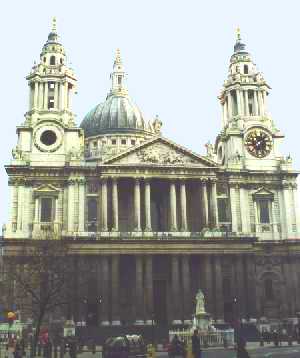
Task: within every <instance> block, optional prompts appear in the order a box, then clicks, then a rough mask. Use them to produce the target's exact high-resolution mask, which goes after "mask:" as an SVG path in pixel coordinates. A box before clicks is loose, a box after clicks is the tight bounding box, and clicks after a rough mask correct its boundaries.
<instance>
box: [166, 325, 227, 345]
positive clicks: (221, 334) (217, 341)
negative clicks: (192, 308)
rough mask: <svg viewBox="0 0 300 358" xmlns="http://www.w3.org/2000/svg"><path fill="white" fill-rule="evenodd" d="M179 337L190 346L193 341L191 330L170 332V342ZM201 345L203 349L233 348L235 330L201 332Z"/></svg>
mask: <svg viewBox="0 0 300 358" xmlns="http://www.w3.org/2000/svg"><path fill="white" fill-rule="evenodd" d="M175 334H176V335H177V337H178V338H179V339H180V340H181V341H182V342H184V343H186V344H189V343H190V341H191V339H192V335H193V333H192V331H191V330H172V331H169V340H170V341H171V340H172V339H173V337H174V336H175ZM199 337H200V343H201V345H202V346H203V347H221V346H224V345H227V346H233V345H234V330H233V329H228V330H224V331H216V332H200V333H199Z"/></svg>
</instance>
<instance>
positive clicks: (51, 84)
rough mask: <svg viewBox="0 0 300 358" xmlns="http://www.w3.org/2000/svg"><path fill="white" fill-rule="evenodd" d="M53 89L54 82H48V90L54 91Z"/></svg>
mask: <svg viewBox="0 0 300 358" xmlns="http://www.w3.org/2000/svg"><path fill="white" fill-rule="evenodd" d="M54 87H55V83H54V82H49V85H48V88H49V89H50V90H54Z"/></svg>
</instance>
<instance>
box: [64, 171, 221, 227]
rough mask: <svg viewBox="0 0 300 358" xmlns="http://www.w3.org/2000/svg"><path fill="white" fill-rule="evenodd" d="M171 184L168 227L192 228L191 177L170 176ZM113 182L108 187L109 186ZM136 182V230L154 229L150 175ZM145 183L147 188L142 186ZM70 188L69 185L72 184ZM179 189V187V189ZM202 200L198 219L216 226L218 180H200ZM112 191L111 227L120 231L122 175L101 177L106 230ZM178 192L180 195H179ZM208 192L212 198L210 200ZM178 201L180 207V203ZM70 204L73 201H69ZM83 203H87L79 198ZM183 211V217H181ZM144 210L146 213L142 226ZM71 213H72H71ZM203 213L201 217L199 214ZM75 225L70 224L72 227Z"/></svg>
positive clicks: (133, 182)
mask: <svg viewBox="0 0 300 358" xmlns="http://www.w3.org/2000/svg"><path fill="white" fill-rule="evenodd" d="M168 183H169V184H168V185H169V193H168V195H169V219H170V220H169V230H168V231H175V232H176V231H182V232H187V231H189V228H188V217H187V193H186V191H187V185H188V180H183V179H182V180H168ZM109 185H110V186H111V190H109V188H108V186H109ZM132 185H133V218H134V219H133V220H134V223H133V224H134V225H133V227H134V231H137V232H139V231H148V232H149V231H152V218H151V188H152V180H151V179H141V178H135V179H133V180H132ZM177 186H179V188H177ZM142 187H143V189H144V190H142ZM69 188H70V187H69ZM177 189H178V190H177ZM199 189H200V190H199V194H200V197H199V202H200V205H201V209H202V210H201V213H199V220H200V221H201V222H202V226H203V227H208V226H209V225H211V226H214V225H217V224H218V214H217V192H216V181H215V180H213V179H212V180H209V181H208V180H199ZM109 193H111V203H112V220H111V222H112V227H111V230H112V231H119V179H118V178H116V177H114V178H112V179H111V180H109V179H108V178H102V179H101V180H100V213H101V225H100V230H101V231H103V232H106V231H109V227H108V222H109V218H108V200H109V198H108V195H109ZM178 193H179V197H178V198H177V196H178ZM142 194H143V195H144V198H143V199H144V200H143V203H144V208H143V209H144V210H142V208H141V202H142V200H141V199H142ZM162 194H163V193H162ZM69 195H70V198H71V199H69V200H71V201H72V200H73V199H72V197H73V196H72V189H69ZM208 196H209V197H210V200H208ZM178 203H179V206H180V208H179V210H177V205H178ZM70 205H71V203H70ZM80 205H81V206H83V205H84V203H83V202H80ZM178 212H179V213H180V220H179V218H178ZM142 213H143V214H144V218H143V222H144V223H145V224H144V227H143V228H142V224H141V223H142V217H141V216H142ZM70 215H72V214H70ZM200 216H202V217H200ZM71 227H72V225H70V228H71Z"/></svg>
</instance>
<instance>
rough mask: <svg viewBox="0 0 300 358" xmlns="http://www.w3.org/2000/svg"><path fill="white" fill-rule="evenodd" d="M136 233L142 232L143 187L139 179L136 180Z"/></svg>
mask: <svg viewBox="0 0 300 358" xmlns="http://www.w3.org/2000/svg"><path fill="white" fill-rule="evenodd" d="M134 231H141V187H140V179H139V178H135V180H134Z"/></svg>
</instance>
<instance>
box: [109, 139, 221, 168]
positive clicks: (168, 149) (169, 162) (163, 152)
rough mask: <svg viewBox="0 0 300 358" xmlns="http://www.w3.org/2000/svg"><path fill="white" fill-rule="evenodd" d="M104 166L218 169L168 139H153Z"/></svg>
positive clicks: (207, 160) (112, 158)
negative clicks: (130, 165) (185, 166)
mask: <svg viewBox="0 0 300 358" xmlns="http://www.w3.org/2000/svg"><path fill="white" fill-rule="evenodd" d="M104 164H124V165H126V164H127V165H128V164H136V165H166V166H182V165H197V166H203V167H216V166H217V164H216V163H215V162H214V161H212V160H210V159H207V158H205V157H202V156H200V155H198V154H196V153H194V152H192V151H190V150H188V149H186V148H184V147H182V146H180V145H178V144H176V143H174V142H172V141H170V140H168V139H166V138H163V137H156V138H154V139H153V138H152V139H150V140H148V141H146V142H144V143H142V144H141V145H139V146H136V147H134V148H130V149H129V150H127V151H125V152H123V153H121V154H118V155H116V156H114V157H111V158H109V159H107V160H106V161H105V162H104Z"/></svg>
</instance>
